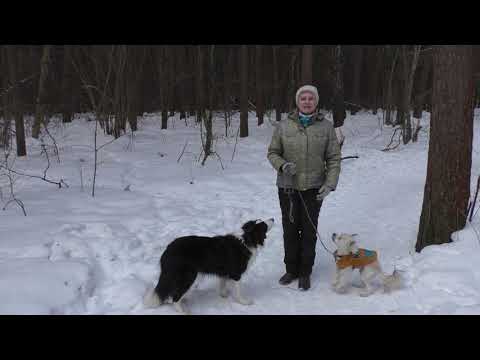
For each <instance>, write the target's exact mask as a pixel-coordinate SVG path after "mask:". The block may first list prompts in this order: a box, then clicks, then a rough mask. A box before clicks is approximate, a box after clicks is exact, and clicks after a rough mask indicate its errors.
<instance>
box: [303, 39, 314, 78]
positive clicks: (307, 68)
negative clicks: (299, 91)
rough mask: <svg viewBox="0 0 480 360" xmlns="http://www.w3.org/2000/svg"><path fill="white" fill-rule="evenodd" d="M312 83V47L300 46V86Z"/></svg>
mask: <svg viewBox="0 0 480 360" xmlns="http://www.w3.org/2000/svg"><path fill="white" fill-rule="evenodd" d="M312 81H313V46H312V45H303V46H302V78H301V81H300V85H307V84H312Z"/></svg>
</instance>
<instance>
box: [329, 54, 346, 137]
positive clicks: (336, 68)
mask: <svg viewBox="0 0 480 360" xmlns="http://www.w3.org/2000/svg"><path fill="white" fill-rule="evenodd" d="M332 50H333V61H332V63H333V71H332V73H333V126H334V127H335V128H338V127H341V126H343V124H344V121H345V118H346V116H347V114H346V111H345V99H344V89H343V49H342V46H341V45H335V46H334V47H333V49H332Z"/></svg>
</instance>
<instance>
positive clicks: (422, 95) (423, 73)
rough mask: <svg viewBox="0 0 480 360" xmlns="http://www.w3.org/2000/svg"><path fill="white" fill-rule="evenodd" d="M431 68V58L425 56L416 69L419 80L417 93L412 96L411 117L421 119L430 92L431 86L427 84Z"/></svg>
mask: <svg viewBox="0 0 480 360" xmlns="http://www.w3.org/2000/svg"><path fill="white" fill-rule="evenodd" d="M431 68H432V57H431V55H430V54H427V55H425V57H424V59H423V60H422V66H421V67H420V68H419V69H418V71H419V78H418V82H417V89H416V90H417V91H416V94H415V96H414V107H413V117H415V118H417V119H421V118H422V112H423V110H424V107H425V102H426V99H427V95H428V92H429V91H431V90H430V89H431V84H429V83H428V79H429V78H430V70H431Z"/></svg>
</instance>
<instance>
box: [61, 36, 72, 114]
mask: <svg viewBox="0 0 480 360" xmlns="http://www.w3.org/2000/svg"><path fill="white" fill-rule="evenodd" d="M72 88H73V66H72V46H71V45H64V46H63V76H62V110H63V111H62V122H64V123H69V122H71V121H72V119H73V112H74V110H73V106H74V99H73V93H72Z"/></svg>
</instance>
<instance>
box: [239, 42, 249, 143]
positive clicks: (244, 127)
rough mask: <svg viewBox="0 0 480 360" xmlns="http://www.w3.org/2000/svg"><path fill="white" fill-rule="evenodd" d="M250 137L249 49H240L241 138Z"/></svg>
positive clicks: (242, 47)
mask: <svg viewBox="0 0 480 360" xmlns="http://www.w3.org/2000/svg"><path fill="white" fill-rule="evenodd" d="M247 136H248V47H247V45H242V46H241V48H240V137H241V138H243V137H247Z"/></svg>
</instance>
